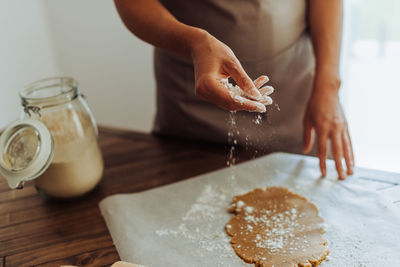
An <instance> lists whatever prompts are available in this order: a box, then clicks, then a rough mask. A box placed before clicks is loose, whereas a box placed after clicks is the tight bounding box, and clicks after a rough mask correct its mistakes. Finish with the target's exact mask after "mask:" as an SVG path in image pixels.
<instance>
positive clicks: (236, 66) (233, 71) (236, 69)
mask: <svg viewBox="0 0 400 267" xmlns="http://www.w3.org/2000/svg"><path fill="white" fill-rule="evenodd" d="M228 73H229V75H230V76H231V77H232V78H233V79H234V80H235V82H236V84H237V85H238V86H239V87H240V88H241V89H242V90H243V91H244V92H245V93H246V94H247V95H248V96H249V97H250V98H252V99H255V100H259V99H261V94H260V92H259V91H258V90H257V88H256V87H255V85H254V83H253V81H252V80H251V79H250V77H249V76H248V75H247V73H246V72H245V71H244V69H243V67H242V66H241V65H240V63H239V61H237V62H234V63H232V64H229V66H228ZM264 79H265V78H264Z"/></svg>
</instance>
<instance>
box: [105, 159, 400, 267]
mask: <svg viewBox="0 0 400 267" xmlns="http://www.w3.org/2000/svg"><path fill="white" fill-rule="evenodd" d="M328 169H329V175H328V177H326V178H320V172H319V169H318V160H317V159H316V158H312V157H305V156H300V155H292V154H285V153H276V154H271V155H268V156H265V157H262V158H259V159H256V160H253V161H249V162H245V163H242V164H239V165H237V166H234V167H230V168H225V169H222V170H219V171H215V172H212V173H208V174H205V175H201V176H198V177H194V178H191V179H189V180H186V181H183V182H179V183H176V184H172V185H168V186H163V187H159V188H156V189H152V190H149V191H145V192H140V193H133V194H119V195H114V196H110V197H107V198H106V199H104V200H103V201H101V203H100V209H101V212H102V214H103V216H104V219H105V221H106V223H107V226H108V229H109V231H110V233H111V236H112V238H113V240H114V243H115V246H116V248H117V250H118V253H119V255H120V257H121V259H122V260H124V261H128V262H132V263H137V264H143V265H145V266H148V267H153V266H154V267H155V266H157V267H160V266H202V267H204V266H230V267H231V266H232V267H234V266H251V265H248V264H245V263H243V261H242V260H241V259H240V258H239V257H237V256H236V255H235V253H234V252H233V250H232V248H231V246H230V244H229V237H228V236H227V235H226V234H225V231H224V225H225V223H226V222H227V221H228V220H229V218H230V217H231V216H232V215H231V214H229V213H228V212H227V209H228V207H229V205H230V203H231V199H232V196H234V195H237V194H242V193H246V192H248V191H250V190H253V189H254V188H256V187H263V188H265V187H267V186H272V185H274V186H284V187H288V188H289V189H290V190H292V191H294V192H297V193H300V194H302V195H304V196H306V197H307V198H309V199H310V200H311V201H312V202H314V203H315V204H316V205H317V206H318V207H319V210H320V214H321V216H322V217H323V218H324V219H325V222H326V228H327V232H326V234H325V237H326V238H327V240H328V246H329V249H330V251H331V253H330V255H329V257H328V260H327V261H325V262H324V263H323V264H322V266H393V267H395V266H400V208H399V207H398V206H396V205H397V204H396V203H399V200H400V186H398V185H397V186H396V184H398V183H400V175H399V174H392V173H385V172H380V171H373V170H366V169H357V170H356V174H355V175H353V176H351V177H349V178H348V179H347V180H345V181H338V180H337V176H336V173H335V172H334V165H333V162H329V163H328Z"/></svg>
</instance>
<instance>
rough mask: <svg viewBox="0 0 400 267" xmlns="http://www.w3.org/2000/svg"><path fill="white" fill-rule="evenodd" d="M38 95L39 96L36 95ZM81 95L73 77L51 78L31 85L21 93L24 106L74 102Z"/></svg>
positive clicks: (25, 87)
mask: <svg viewBox="0 0 400 267" xmlns="http://www.w3.org/2000/svg"><path fill="white" fill-rule="evenodd" d="M35 93H38V94H37V95H34V94H35ZM78 95H79V86H78V82H77V81H76V80H75V79H73V78H71V77H62V76H60V77H51V78H45V79H41V80H38V81H35V82H33V83H30V84H28V85H26V86H24V88H23V89H22V90H20V92H19V96H20V98H21V100H22V104H23V105H26V104H32V103H35V104H40V103H47V102H48V103H50V102H53V101H54V102H59V101H60V100H61V101H62V100H64V101H65V100H67V101H70V100H73V99H75V98H76V97H77V96H78Z"/></svg>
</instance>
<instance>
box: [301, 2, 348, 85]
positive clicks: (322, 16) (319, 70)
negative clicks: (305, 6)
mask: <svg viewBox="0 0 400 267" xmlns="http://www.w3.org/2000/svg"><path fill="white" fill-rule="evenodd" d="M342 20H343V0H310V2H309V27H310V34H311V38H312V42H313V47H314V54H315V58H316V81H318V80H319V79H322V80H324V81H326V82H328V83H331V84H332V88H334V90H337V89H339V87H340V75H339V59H340V46H341V37H342ZM318 88H321V87H318Z"/></svg>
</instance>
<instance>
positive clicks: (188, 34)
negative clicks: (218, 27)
mask: <svg viewBox="0 0 400 267" xmlns="http://www.w3.org/2000/svg"><path fill="white" fill-rule="evenodd" d="M185 26H186V27H185V31H184V33H183V34H182V36H185V37H184V38H185V39H184V42H185V46H186V50H187V51H188V52H189V56H190V57H192V58H193V56H194V53H195V51H196V48H197V47H198V46H199V44H201V43H202V42H204V40H206V39H207V38H208V36H209V35H210V34H209V33H208V32H207V31H205V30H203V29H200V28H196V27H192V26H188V25H185Z"/></svg>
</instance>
